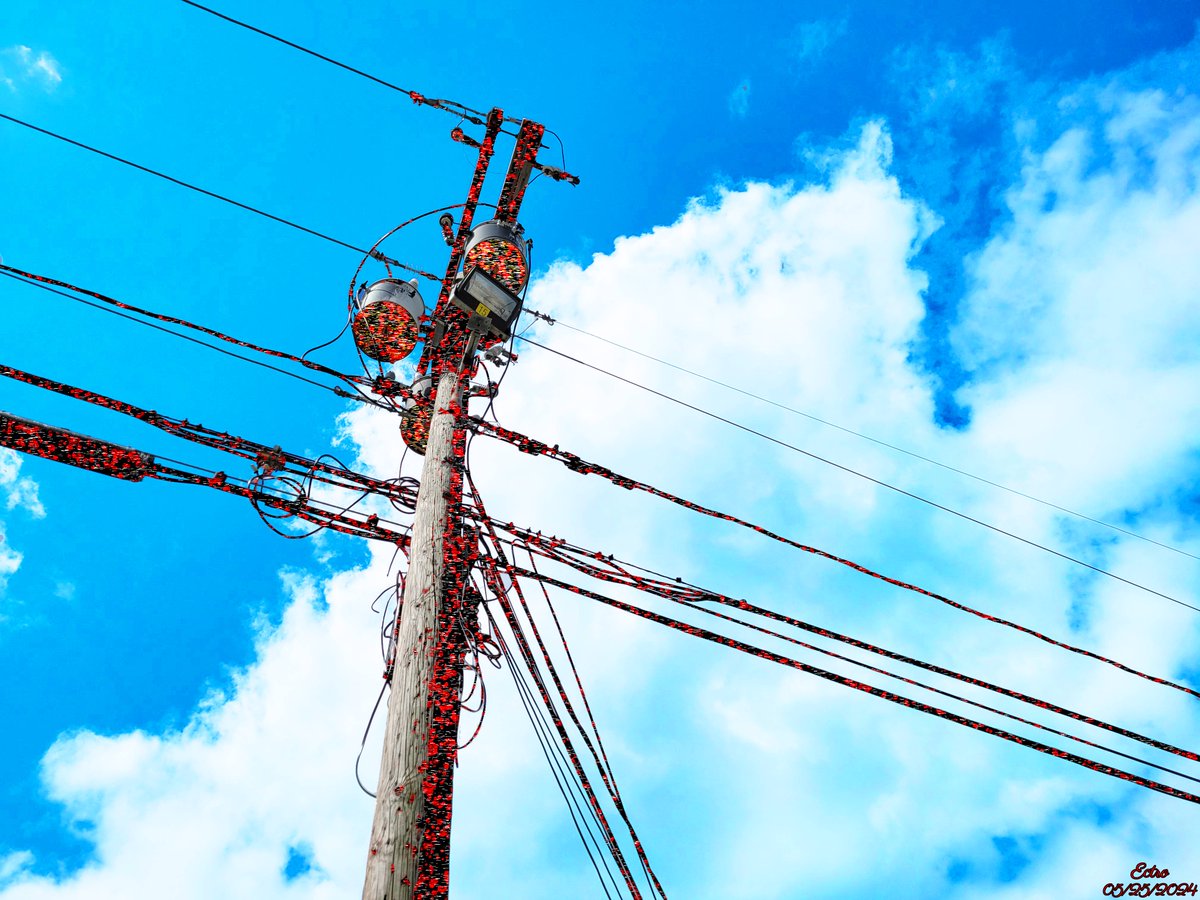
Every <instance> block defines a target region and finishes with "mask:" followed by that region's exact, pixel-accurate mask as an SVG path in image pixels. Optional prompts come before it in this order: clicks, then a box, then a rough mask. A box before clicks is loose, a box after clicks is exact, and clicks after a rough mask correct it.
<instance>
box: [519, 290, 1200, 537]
mask: <svg viewBox="0 0 1200 900" xmlns="http://www.w3.org/2000/svg"><path fill="white" fill-rule="evenodd" d="M525 311H526V312H527V313H529V314H530V315H533V316H536V317H537V318H539V319H542V320H543V321H545V322H548V323H549V324H550V325H562V326H563V327H564V328H568V329H570V330H571V331H575V332H578V333H579V334H582V335H585V336H586V337H590V338H592V339H593V340H597V341H603V342H604V343H606V344H611V345H612V346H614V347H617V348H619V349H621V350H624V351H626V352H628V353H632V354H634V355H636V356H640V357H642V358H643V359H648V360H650V361H651V362H656V363H658V364H659V365H663V366H668V367H670V368H672V369H675V370H676V371H679V372H684V373H686V374H688V375H692V376H694V377H696V378H700V379H703V380H704V381H707V382H708V383H709V384H715V385H717V386H718V387H723V388H725V389H726V390H730V391H734V392H736V393H738V394H741V395H742V396H744V397H751V398H753V399H755V400H759V401H761V402H763V403H768V404H770V405H771V406H774V407H776V408H777V409H782V410H784V411H785V412H790V413H793V414H795V415H797V416H803V417H804V418H806V419H810V420H812V421H813V422H817V423H819V424H821V425H827V426H829V427H830V428H836V429H837V430H838V431H844V432H845V433H846V434H852V435H854V436H855V437H859V438H862V439H863V440H865V441H870V442H871V443H873V444H878V445H879V446H881V447H887V448H888V449H889V450H895V451H896V452H897V453H903V454H904V455H905V456H911V457H912V458H913V459H919V460H921V461H922V462H927V463H929V464H930V465H934V466H938V467H939V468H942V469H946V470H947V471H949V472H955V473H957V474H959V475H964V476H966V477H967V478H972V479H974V480H975V481H979V482H982V483H983V484H988V485H991V486H992V487H994V488H999V489H1000V490H1002V491H1007V492H1008V493H1010V494H1015V495H1016V496H1018V497H1024V498H1025V499H1026V500H1032V501H1033V502H1034V503H1040V504H1042V505H1043V506H1048V507H1050V508H1051V509H1056V510H1058V511H1059V512H1063V513H1066V514H1067V515H1070V516H1075V517H1076V518H1078V519H1084V520H1085V521H1088V522H1091V523H1093V524H1095V525H1102V526H1103V527H1105V528H1111V529H1112V530H1113V531H1119V532H1121V533H1122V534H1126V535H1129V536H1130V537H1134V538H1137V539H1138V540H1139V541H1146V542H1147V543H1150V544H1154V545H1156V546H1158V547H1162V548H1163V549H1164V550H1170V551H1172V552H1174V553H1179V554H1181V555H1182V556H1187V557H1190V558H1192V559H1195V560H1200V556H1197V555H1196V554H1194V553H1188V552H1187V551H1186V550H1182V549H1180V548H1179V547H1173V546H1171V545H1170V544H1164V543H1163V542H1162V541H1156V540H1154V538H1149V537H1146V536H1145V535H1142V534H1138V533H1137V532H1135V531H1130V530H1129V529H1127V528H1122V527H1121V526H1120V525H1114V524H1112V523H1111V522H1105V521H1103V520H1101V519H1094V518H1092V517H1091V516H1089V515H1085V514H1084V513H1081V512H1077V511H1076V510H1073V509H1068V508H1067V507H1065V506H1060V505H1058V504H1057V503H1052V502H1051V501H1049V500H1043V499H1042V498H1040V497H1035V496H1034V495H1033V494H1027V493H1025V492H1024V491H1020V490H1017V489H1016V488H1012V487H1008V486H1007V485H1004V484H1001V483H1000V482H998V481H992V480H991V479H989V478H984V477H983V476H982V475H975V474H974V473H972V472H968V471H966V470H965V469H959V468H957V467H956V466H952V465H950V464H948V463H943V462H938V461H937V460H936V459H931V458H930V457H928V456H923V455H922V454H920V453H917V452H916V451H914V450H906V449H905V448H904V447H899V446H897V445H896V444H891V443H889V442H887V441H884V440H880V439H879V438H874V437H871V436H870V435H869V434H863V433H862V432H861V431H855V430H854V429H853V428H847V427H846V426H844V425H838V424H837V423H836V422H830V421H829V420H828V419H822V418H821V417H820V416H815V415H813V414H812V413H807V412H805V411H804V410H802V409H796V408H795V407H792V406H788V405H787V404H785V403H779V402H777V401H775V400H772V399H771V398H769V397H764V396H762V395H761V394H755V393H754V392H753V391H747V390H745V389H744V388H740V387H737V386H736V385H732V384H728V383H726V382H724V381H720V380H719V379H716V378H710V377H709V376H708V375H704V374H702V373H700V372H696V371H694V370H693V369H689V368H687V367H685V366H680V365H677V364H675V363H673V362H669V361H668V360H665V359H660V358H659V357H657V356H652V355H651V354H649V353H643V352H642V351H641V350H635V349H634V348H633V347H628V346H626V345H625V344H622V343H620V342H619V341H614V340H611V339H610V338H606V337H602V336H601V335H598V334H593V333H592V332H590V331H586V330H584V329H582V328H578V327H576V326H575V325H571V324H569V323H567V322H563V321H562V320H561V319H556V318H553V317H551V316H548V315H546V314H545V313H539V312H537V311H535V310H532V309H527V310H525Z"/></svg>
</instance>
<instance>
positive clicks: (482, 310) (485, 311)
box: [475, 303, 491, 318]
mask: <svg viewBox="0 0 1200 900" xmlns="http://www.w3.org/2000/svg"><path fill="white" fill-rule="evenodd" d="M475 312H477V313H479V314H480V315H481V316H483V317H485V318H486V317H487V316H488V315H489V314H490V313H491V310H490V309H488V308H487V307H486V306H484V305H483V304H482V303H480V304H479V305H478V306H477V307H475Z"/></svg>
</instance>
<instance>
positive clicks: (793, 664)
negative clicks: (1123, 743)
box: [509, 565, 1200, 803]
mask: <svg viewBox="0 0 1200 900" xmlns="http://www.w3.org/2000/svg"><path fill="white" fill-rule="evenodd" d="M509 571H510V573H511V574H513V575H517V576H520V577H522V578H531V579H533V580H535V581H541V582H543V583H545V584H548V585H552V586H553V587H557V588H561V589H562V590H565V591H570V592H571V593H574V594H578V595H579V596H581V597H588V598H590V599H592V600H597V601H599V602H601V603H604V604H606V605H608V606H612V607H614V608H616V609H620V610H622V611H624V612H628V613H632V614H633V615H635V616H641V617H642V618H643V619H649V620H650V621H652V622H657V623H658V624H660V625H666V626H667V627H669V628H674V629H676V630H678V631H682V632H684V633H685V634H690V635H692V636H693V637H700V638H704V639H705V640H709V641H713V642H714V643H717V644H721V645H722V646H725V647H732V648H733V649H734V650H741V651H743V652H745V653H749V654H751V655H752V656H757V657H759V658H761V659H765V660H767V661H769V662H774V663H778V664H779V665H783V666H789V667H790V668H793V669H799V670H800V671H802V672H807V673H808V674H810V675H816V676H817V677H819V678H824V679H825V680H827V681H832V682H834V683H836V684H841V685H845V686H846V687H850V688H854V689H855V690H858V691H863V692H864V693H867V694H871V695H872V696H874V697H880V698H882V699H884V700H888V701H891V702H892V703H897V704H899V705H901V706H907V707H908V708H909V709H915V710H919V711H920V712H923V713H928V714H929V715H933V716H938V717H939V718H942V719H946V720H947V721H950V722H955V723H957V724H959V725H965V726H966V727H968V728H973V729H975V730H976V731H981V732H983V733H984V734H990V735H992V736H993V737H999V738H1004V739H1005V740H1007V741H1012V742H1013V743H1014V744H1020V745H1021V746H1022V747H1029V748H1031V749H1033V750H1038V751H1040V752H1042V753H1046V754H1048V755H1050V756H1055V757H1057V758H1059V759H1065V760H1067V761H1068V762H1073V763H1075V764H1076V765H1080V766H1083V767H1084V768H1087V769H1091V770H1092V771H1094V772H1100V773H1101V774H1104V775H1111V776H1112V777H1114V778H1120V779H1122V780H1123V781H1128V782H1130V783H1131V784H1136V785H1138V786H1139V787H1144V788H1149V789H1150V790H1154V791H1159V792H1160V793H1163V794H1166V795H1168V796H1170V797H1176V798H1178V799H1180V800H1187V801H1188V802H1190V803H1200V796H1197V795H1195V794H1190V793H1188V792H1187V791H1181V790H1179V789H1178V788H1173V787H1171V786H1169V785H1166V784H1162V783H1160V782H1157V781H1151V780H1149V779H1147V778H1142V777H1140V776H1138V775H1134V774H1133V773H1132V772H1126V771H1124V770H1122V769H1116V768H1113V767H1112V766H1108V765H1105V764H1104V763H1100V762H1096V761H1095V760H1091V759H1087V758H1086V757H1082V756H1076V755H1075V754H1073V753H1068V752H1067V751H1065V750H1060V749H1058V748H1056V747H1051V746H1049V745H1047V744H1042V743H1040V742H1038V741H1034V740H1031V739H1029V738H1025V737H1021V736H1020V735H1017V734H1013V733H1012V732H1009V731H1004V730H1003V729H1000V728H993V727H991V726H990V725H985V724H983V723H982V722H977V721H975V720H974V719H968V718H966V717H965V716H960V715H957V714H955V713H952V712H948V711H947V710H944V709H940V708H939V707H936V706H930V705H929V704H926V703H921V702H920V701H917V700H912V699H910V698H908V697H902V696H900V695H898V694H893V693H891V692H889V691H885V690H882V689H880V688H877V687H872V686H871V685H869V684H864V683H862V682H860V681H855V680H854V679H853V678H847V677H846V676H844V675H837V674H835V673H833V672H827V671H825V670H824V669H820V668H817V667H816V666H812V665H809V664H807V663H803V662H800V661H799V660H795V659H792V658H791V657H788V656H782V655H780V654H778V653H772V652H771V651H769V650H765V649H763V648H761V647H755V646H753V645H752V644H747V643H744V642H742V641H739V640H735V639H734V638H730V637H725V636H724V635H720V634H717V633H716V632H713V631H708V630H707V629H704V628H698V627H696V626H694V625H688V624H687V623H686V622H680V621H679V620H678V619H672V618H670V617H668V616H663V615H659V614H658V613H654V612H651V611H650V610H647V609H642V608H641V607H637V606H633V605H632V604H629V603H625V602H623V601H621V600H615V599H613V598H611V597H605V596H604V595H603V594H598V593H596V592H594V591H589V590H587V589H585V588H581V587H578V586H577V585H573V584H568V583H567V582H565V581H559V580H558V579H557V578H551V577H550V576H548V575H545V574H540V573H538V572H534V571H532V570H529V569H525V568H522V567H519V566H515V565H514V566H512V567H511V568H510V570H509Z"/></svg>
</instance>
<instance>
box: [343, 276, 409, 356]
mask: <svg viewBox="0 0 1200 900" xmlns="http://www.w3.org/2000/svg"><path fill="white" fill-rule="evenodd" d="M361 304H362V305H361V307H360V309H359V310H358V312H357V313H356V314H355V316H354V322H353V324H352V325H351V331H353V332H354V343H356V344H357V345H358V349H359V350H361V351H362V352H363V355H365V356H369V357H371V359H377V360H379V361H380V362H396V361H398V360H401V359H404V358H405V357H406V356H408V355H409V354H410V353H412V352H413V350H414V349H416V346H417V336H418V333H419V330H420V321H421V316H422V315H424V313H425V301H423V300H422V299H421V292H420V291H418V290H417V279H415V278H414V279H413V280H412V281H401V280H400V279H398V278H384V279H381V280H380V281H376V282H375V283H374V284H372V285H371V286H370V287H369V288H367V290H366V291H365V292H364V293H363V294H362V297H361Z"/></svg>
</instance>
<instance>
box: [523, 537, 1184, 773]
mask: <svg viewBox="0 0 1200 900" xmlns="http://www.w3.org/2000/svg"><path fill="white" fill-rule="evenodd" d="M500 527H501V528H505V530H508V529H507V528H506V527H505V526H500ZM512 533H514V535H515V537H516V538H517V540H518V541H519V542H520V546H523V547H524V548H525V549H526V550H528V551H529V552H530V553H531V554H533V553H537V554H538V555H540V556H543V557H545V558H546V559H550V560H553V561H554V562H558V563H562V564H563V565H567V566H570V567H571V568H573V569H575V570H576V571H578V572H582V573H583V574H585V575H588V576H590V577H592V578H596V579H598V580H602V581H608V582H610V583H613V584H620V585H624V586H626V587H632V588H636V589H637V590H641V591H644V592H646V593H649V594H652V595H654V596H658V597H663V598H666V599H668V600H671V601H673V602H675V603H680V604H683V605H684V606H689V607H692V608H694V609H697V610H699V611H701V612H704V613H705V614H707V615H712V616H716V617H717V618H720V619H724V620H727V621H730V622H734V623H736V624H738V625H742V626H744V627H746V628H752V629H754V630H755V631H760V632H762V633H764V634H767V635H769V636H771V637H776V638H779V639H781V640H784V641H787V642H789V643H792V644H796V645H798V646H801V647H804V648H805V649H808V650H813V651H816V652H817V653H823V654H825V655H827V656H832V657H834V658H835V659H840V660H843V661H845V662H849V663H852V664H854V665H856V666H862V667H863V668H866V669H869V670H871V671H873V672H877V673H879V674H882V675H887V676H888V677H889V678H896V679H898V680H900V681H903V682H905V683H907V684H911V685H914V686H916V687H921V688H925V689H926V690H930V691H933V692H935V693H938V694H942V695H943V696H946V697H951V698H953V699H955V700H959V701H961V702H963V703H967V704H970V705H972V706H977V707H980V708H982V709H986V710H988V711H989V712H994V713H997V714H999V715H1001V716H1004V717H1005V718H1009V719H1014V720H1016V721H1018V722H1021V723H1022V724H1025V725H1032V726H1033V727H1034V728H1038V729H1041V730H1044V731H1048V732H1050V733H1052V734H1056V735H1058V736H1060V737H1066V738H1069V739H1070V740H1073V741H1078V742H1080V743H1083V744H1087V745H1088V746H1090V747H1095V748H1096V749H1099V750H1104V751H1106V752H1109V753H1115V754H1117V755H1118V756H1124V757H1125V758H1126V759H1131V760H1133V761H1134V762H1139V763H1143V764H1145V765H1149V766H1153V767H1155V768H1158V769H1163V770H1164V771H1167V772H1171V774H1173V775H1179V776H1181V777H1183V778H1187V779H1188V780H1190V781H1200V779H1197V778H1193V777H1192V776H1191V775H1186V774H1184V773H1182V772H1177V771H1175V770H1173V769H1167V768H1165V767H1164V766H1160V765H1158V764H1157V763H1152V762H1148V761H1146V760H1143V759H1138V758H1137V757H1133V756H1129V755H1128V754H1126V753H1122V752H1121V751H1119V750H1113V749H1112V748H1110V747H1105V746H1103V745H1101V744H1096V743H1094V742H1092V741H1089V740H1086V739H1084V738H1080V737H1076V736H1075V735H1072V734H1068V733H1066V732H1063V731H1058V730H1057V729H1054V728H1050V727H1049V726H1046V725H1041V724H1039V723H1037V722H1033V721H1031V720H1029V719H1024V718H1021V717H1019V716H1015V715H1013V714H1012V713H1008V712H1005V711H1003V710H1000V709H996V708H994V707H990V706H986V705H984V704H982V703H978V702H976V701H974V700H969V699H967V698H965V697H961V696H959V695H957V694H952V693H949V692H947V691H943V690H941V689H939V688H935V687H932V686H930V685H927V684H924V683H922V682H918V681H914V680H912V679H910V678H905V677H903V676H901V675H897V674H895V673H893V672H888V671H886V670H884V669H880V668H877V667H875V666H871V665H868V664H867V663H863V662H860V661H859V660H855V659H852V658H850V657H846V656H842V655H840V654H837V653H833V652H832V651H829V650H825V649H823V648H821V647H816V646H814V645H812V644H808V643H805V642H803V641H800V640H797V639H796V638H792V637H788V636H787V635H784V634H781V633H779V632H778V631H772V630H770V629H767V628H763V627H762V626H759V625H755V624H753V623H751V622H746V621H744V620H742V619H738V618H735V617H733V616H728V615H725V614H723V613H719V612H716V611H714V610H711V609H707V608H706V607H704V606H701V605H699V604H700V603H703V602H715V603H721V604H723V605H726V606H731V607H733V608H735V609H740V610H743V611H745V612H749V613H752V614H754V615H759V616H762V617H764V618H768V619H773V620H775V621H778V622H783V623H785V624H788V625H791V626H793V627H795V628H799V629H801V630H804V631H808V632H810V633H812V634H816V635H819V636H821V637H825V638H830V639H832V640H836V641H840V642H842V643H846V644H849V645H850V646H853V647H858V648H859V649H862V650H866V651H868V652H871V653H875V654H878V655H880V656H884V657H886V658H888V659H893V660H896V661H898V662H903V663H907V664H908V665H911V666H915V667H916V668H920V669H924V670H926V671H929V672H934V673H936V674H939V675H945V676H947V677H949V678H953V679H955V680H957V681H962V682H964V683H967V684H971V685H975V686H977V687H982V688H985V689H987V690H990V691H994V692H996V693H999V694H1003V695H1004V696H1006V697H1011V698H1013V699H1015V700H1020V701H1022V702H1024V703H1028V704H1031V705H1033V706H1036V707H1038V708H1040V709H1044V710H1047V711H1048V712H1053V713H1057V714H1059V715H1063V716H1066V717H1068V718H1071V719H1074V720H1075V721H1078V722H1083V723H1084V724H1086V725H1092V726H1095V727H1097V728H1101V729H1104V730H1106V731H1110V732H1112V733H1114V734H1119V735H1120V736H1122V737H1126V738H1130V739H1132V740H1135V741H1139V742H1141V743H1143V744H1147V745H1149V746H1151V747H1154V748H1155V749H1158V750H1163V751H1165V752H1167V753H1173V754H1175V755H1177V756H1182V757H1184V758H1185V759H1190V760H1193V761H1200V755H1197V754H1196V753H1193V752H1192V751H1190V750H1183V749H1181V748H1179V747H1175V746H1173V745H1171V744H1167V743H1165V742H1163V741H1159V740H1156V739H1154V738H1150V737H1147V736H1145V735H1143V734H1139V733H1138V732H1135V731H1130V730H1128V729H1125V728H1121V727H1119V726H1116V725H1111V724H1109V723H1107V722H1104V721H1101V720H1099V719H1094V718H1092V717H1091V716H1087V715H1084V714H1082V713H1077V712H1074V711H1073V710H1069V709H1064V708H1063V707H1061V706H1057V705H1055V704H1053V703H1049V702H1047V701H1044V700H1039V699H1038V698H1036V697H1031V696H1029V695H1028V694H1023V693H1020V692H1019V691H1013V690H1010V689H1008V688H1004V687H1000V686H998V685H994V684H991V683H990V682H986V681H982V680H980V679H977V678H972V677H970V676H968V675H963V674H961V673H959V672H954V671H952V670H950V669H945V668H942V667H941V666H936V665H932V664H931V663H927V662H923V661H922V660H919V659H914V658H913V657H910V656H905V655H903V654H900V653H895V652H893V651H891V650H885V649H884V648H882V647H877V646H875V645H874V644H869V643H867V642H865V641H860V640H857V639H855V638H851V637H847V636H846V635H842V634H839V633H837V632H835V631H829V630H827V629H824V628H820V627H818V626H816V625H810V624H809V623H807V622H803V621H801V620H799V619H795V618H792V617H790V616H784V615H781V614H779V613H775V612H772V611H771V610H768V609H764V608H762V607H760V606H755V605H754V604H751V603H748V602H746V601H745V600H735V599H733V598H730V597H726V596H724V595H723V594H717V593H714V592H711V591H708V590H706V589H704V588H697V587H695V586H693V585H686V586H682V585H681V584H679V583H672V582H668V581H661V580H658V579H654V578H644V577H642V576H639V575H635V574H633V573H632V572H629V571H628V570H626V569H625V568H623V567H622V566H621V565H620V564H618V563H617V562H616V561H614V560H613V559H612V557H605V556H603V555H601V554H598V553H592V552H589V551H587V550H583V549H582V548H578V547H572V546H570V545H567V544H566V542H564V541H562V540H560V539H558V538H549V539H548V538H543V537H542V536H541V535H537V534H534V533H532V532H529V531H527V530H523V529H517V530H515V531H514V532H512ZM590 560H599V562H600V563H601V564H604V565H607V566H609V567H610V569H611V570H605V569H602V568H601V567H600V566H599V565H596V564H595V563H593V562H591V561H590ZM626 565H628V564H626ZM531 568H532V569H533V571H534V572H537V571H538V569H537V566H532V567H531ZM638 568H640V567H638Z"/></svg>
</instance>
